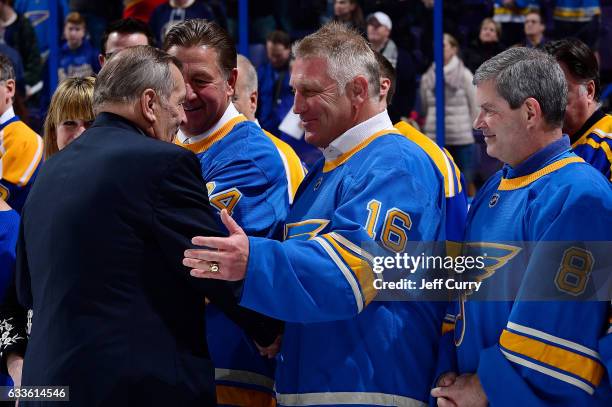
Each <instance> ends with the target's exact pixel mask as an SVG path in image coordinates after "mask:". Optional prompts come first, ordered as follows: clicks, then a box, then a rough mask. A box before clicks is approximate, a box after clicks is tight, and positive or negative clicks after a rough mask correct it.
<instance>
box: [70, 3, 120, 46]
mask: <svg viewBox="0 0 612 407" xmlns="http://www.w3.org/2000/svg"><path fill="white" fill-rule="evenodd" d="M69 5H70V11H77V12H78V13H79V14H81V16H83V18H84V19H85V22H86V23H87V31H88V33H89V40H90V41H91V43H92V44H96V45H97V44H99V43H100V40H101V38H102V33H103V32H104V30H105V29H106V26H107V25H108V24H109V23H110V22H111V21H115V20H117V19H120V18H121V14H122V13H123V2H122V1H121V0H105V1H91V0H70V1H69Z"/></svg>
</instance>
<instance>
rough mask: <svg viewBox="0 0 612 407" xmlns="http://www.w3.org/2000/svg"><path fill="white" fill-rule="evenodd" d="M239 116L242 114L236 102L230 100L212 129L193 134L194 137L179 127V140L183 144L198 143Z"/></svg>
mask: <svg viewBox="0 0 612 407" xmlns="http://www.w3.org/2000/svg"><path fill="white" fill-rule="evenodd" d="M238 116H240V113H239V112H238V110H236V107H235V106H234V104H233V103H231V102H230V103H229V105H228V106H227V109H225V112H224V113H223V116H221V118H220V119H219V121H218V122H217V123H215V124H214V126H212V127H211V128H210V129H208V130H206V131H205V132H203V133H200V134H198V135H197V136H193V137H189V136H187V135H186V134H185V133H183V132H182V131H181V130H180V129H179V131H178V134H177V135H176V137H177V140H178V141H179V142H180V143H181V144H194V143H197V142H198V141H200V140H204V139H205V138H208V137H209V136H210V135H211V134H213V133H216V132H217V130H219V129H220V128H221V127H223V126H225V125H226V124H227V123H228V122H229V121H230V120H232V119H235V118H236V117H238Z"/></svg>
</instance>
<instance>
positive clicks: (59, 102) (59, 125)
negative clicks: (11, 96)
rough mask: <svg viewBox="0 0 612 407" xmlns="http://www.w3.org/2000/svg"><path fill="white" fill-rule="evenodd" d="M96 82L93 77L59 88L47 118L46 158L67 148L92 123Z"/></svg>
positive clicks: (69, 79)
mask: <svg viewBox="0 0 612 407" xmlns="http://www.w3.org/2000/svg"><path fill="white" fill-rule="evenodd" d="M94 83H95V79H94V78H92V77H85V78H68V79H66V80H64V81H63V82H61V83H60V84H59V86H58V87H57V90H56V91H55V93H54V94H53V97H52V98H51V105H50V106H49V112H48V113H47V117H46V119H45V134H44V135H45V138H44V141H45V159H48V158H49V157H51V156H52V155H53V154H55V153H57V152H58V151H59V150H61V149H63V148H64V147H66V146H67V145H68V144H69V143H70V142H72V141H73V140H74V139H76V138H77V137H79V136H80V135H81V134H82V133H83V132H84V131H85V130H87V129H88V128H89V126H91V124H92V123H93V120H94V112H93V107H92V106H93V89H94Z"/></svg>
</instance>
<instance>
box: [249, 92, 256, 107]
mask: <svg viewBox="0 0 612 407" xmlns="http://www.w3.org/2000/svg"><path fill="white" fill-rule="evenodd" d="M257 96H258V93H257V91H256V90H254V91H253V92H251V94H250V95H249V103H250V104H251V109H253V112H255V111H257Z"/></svg>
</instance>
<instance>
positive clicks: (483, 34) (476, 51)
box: [464, 17, 504, 72]
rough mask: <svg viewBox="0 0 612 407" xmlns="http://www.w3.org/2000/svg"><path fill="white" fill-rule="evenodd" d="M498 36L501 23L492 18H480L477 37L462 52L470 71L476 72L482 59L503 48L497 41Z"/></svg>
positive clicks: (495, 53)
mask: <svg viewBox="0 0 612 407" xmlns="http://www.w3.org/2000/svg"><path fill="white" fill-rule="evenodd" d="M500 38H501V25H500V24H499V23H498V22H495V21H493V19H492V18H488V17H487V18H485V19H484V20H482V23H481V24H480V33H479V34H478V39H477V40H475V41H473V42H472V43H471V44H470V47H469V48H467V49H466V50H465V52H464V63H465V66H466V67H467V68H468V69H469V70H470V72H476V69H478V67H479V66H480V65H481V64H482V63H483V62H484V61H486V60H487V59H489V58H491V57H493V56H495V55H497V54H499V53H500V52H502V51H503V50H504V46H503V45H502V44H501V43H500V42H499V39H500Z"/></svg>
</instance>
